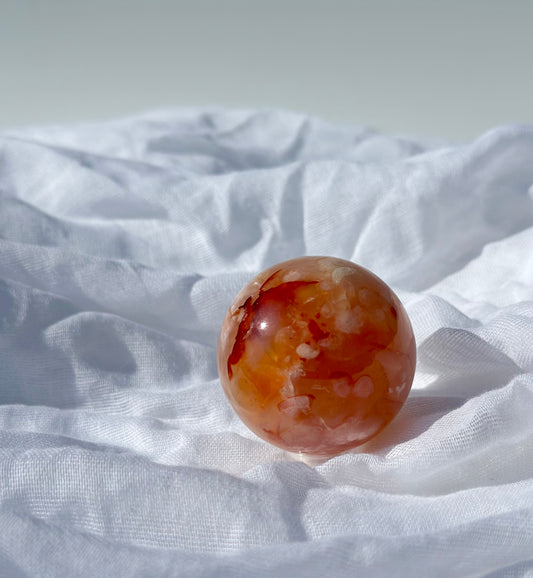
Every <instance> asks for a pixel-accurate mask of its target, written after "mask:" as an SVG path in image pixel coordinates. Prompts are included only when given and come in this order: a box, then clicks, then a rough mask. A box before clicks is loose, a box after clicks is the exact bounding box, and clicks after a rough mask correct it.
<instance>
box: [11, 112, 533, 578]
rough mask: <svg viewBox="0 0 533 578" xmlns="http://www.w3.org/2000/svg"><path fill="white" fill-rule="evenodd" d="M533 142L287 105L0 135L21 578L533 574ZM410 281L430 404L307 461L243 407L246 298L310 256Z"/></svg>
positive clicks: (516, 135) (528, 137)
mask: <svg viewBox="0 0 533 578" xmlns="http://www.w3.org/2000/svg"><path fill="white" fill-rule="evenodd" d="M532 184H533V127H530V126H507V127H500V128H496V129H494V130H492V131H490V132H488V133H487V134H484V135H482V136H480V138H479V139H477V140H476V141H475V142H473V143H471V144H464V145H454V146H451V145H448V146H444V145H443V144H442V143H438V142H432V143H430V142H424V141H422V140H421V139H416V138H399V137H389V136H384V135H381V134H378V133H376V132H374V131H371V130H368V129H363V128H360V127H339V126H332V125H329V124H327V123H325V122H322V121H319V120H317V119H313V118H308V117H305V116H302V115H297V114H290V113H287V112H282V111H276V110H263V111H226V110H218V109H210V110H197V109H190V110H178V111H162V112H157V113H153V114H147V115H144V116H140V117H137V118H133V119H127V120H121V121H118V122H110V123H104V124H96V125H82V126H70V127H48V128H35V129H20V130H12V131H8V132H4V133H3V135H2V136H1V138H0V404H1V405H0V448H1V449H0V575H1V576H9V577H19V576H53V577H56V576H57V577H65V576H76V577H91V578H93V577H95V576H115V577H118V576H150V577H154V576H202V577H206V576H217V577H219V576H231V577H234V576H237V577H239V576H240V577H248V576H264V577H267V576H287V577H293V576H316V577H326V576H327V577H330V576H332V577H333V576H350V577H352V576H358V577H359V576H363V577H364V576H371V577H387V578H389V577H391V576H392V577H393V576H402V577H403V576H432V577H439V576H506V577H510V576H525V575H530V576H531V575H532V573H533V417H532V416H533V188H532ZM304 254H309V255H335V256H339V257H344V258H347V259H351V260H353V261H355V262H357V263H360V264H362V265H364V266H366V267H368V268H370V269H371V270H373V271H374V272H375V273H377V274H378V275H380V276H381V277H382V278H383V279H384V280H385V281H386V282H388V283H389V284H390V285H391V286H392V287H393V288H394V289H395V290H396V291H397V292H398V294H399V296H400V297H401V298H402V299H403V301H404V303H405V304H406V307H407V310H408V312H409V314H410V316H411V319H412V322H413V325H414V329H415V333H416V337H417V343H418V353H419V363H418V369H417V375H416V379H415V383H414V387H413V391H412V393H411V396H410V398H409V400H408V402H407V404H406V406H405V407H404V409H403V410H402V412H401V414H400V415H399V416H398V418H397V419H396V420H395V421H394V422H393V424H392V425H391V426H390V427H389V428H388V429H387V430H386V431H385V432H384V433H383V434H382V435H381V436H379V437H378V438H376V439H375V440H374V441H372V442H370V443H369V444H368V445H367V446H366V447H364V448H362V449H361V450H360V451H358V452H354V453H350V454H346V455H342V456H339V457H336V458H334V459H331V460H329V461H327V462H325V463H322V464H318V465H317V464H306V463H303V462H301V461H298V460H297V459H296V458H295V457H293V456H291V455H288V454H285V453H284V452H282V451H281V450H279V449H276V448H274V447H271V446H269V445H267V444H266V443H264V442H263V441H261V440H259V439H258V438H256V437H254V435H253V434H252V433H250V432H249V431H248V430H247V429H246V428H245V427H244V426H243V425H242V424H241V422H240V421H239V420H238V419H237V418H236V416H235V415H234V413H233V412H232V410H231V409H230V407H229V405H228V403H227V402H226V400H225V398H224V396H223V394H222V391H221V389H220V385H219V381H218V377H217V372H216V365H215V352H216V339H217V334H218V329H219V326H220V323H221V320H222V318H223V316H224V314H225V311H226V309H227V307H228V306H229V304H230V302H231V301H232V300H233V297H234V296H235V295H236V293H237V292H238V290H239V289H240V287H241V286H242V285H243V284H244V283H245V282H246V281H247V280H249V279H250V278H251V277H252V276H253V275H255V274H256V273H258V272H259V271H260V270H262V269H264V268H265V267H267V266H269V265H271V264H273V263H275V262H278V261H281V260H284V259H287V258H290V257H294V256H298V255H304Z"/></svg>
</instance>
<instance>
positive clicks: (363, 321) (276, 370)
mask: <svg viewBox="0 0 533 578" xmlns="http://www.w3.org/2000/svg"><path fill="white" fill-rule="evenodd" d="M415 362H416V347H415V341H414V337H413V332H412V329H411V324H410V322H409V319H408V317H407V313H406V312H405V309H404V308H403V306H402V304H401V303H400V301H399V299H398V297H397V296H396V295H395V294H394V293H393V292H392V290H391V289H390V288H389V287H388V286H387V285H386V284H385V283H384V282H383V281H381V280H380V279H379V278H378V277H376V276H375V275H373V274H372V273H370V272H369V271H367V270H366V269H363V268H362V267H359V266H358V265H355V264H354V263H351V262H349V261H344V260H342V259H335V258H332V257H301V258H298V259H292V260H290V261H286V262H284V263H280V264H278V265H275V266H274V267H271V268H270V269H267V270H266V271H264V272H263V273H261V274H260V275H258V276H257V277H256V278H255V279H254V280H253V281H251V282H250V283H249V284H248V285H247V286H246V287H245V288H244V289H243V290H242V291H241V292H240V293H239V295H237V298H236V299H235V301H234V303H233V305H232V306H231V308H230V309H229V311H228V313H227V315H226V318H225V319H224V322H223V324H222V329H221V331H220V336H219V342H218V370H219V374H220V378H221V382H222V386H223V388H224V391H225V393H226V395H227V397H228V399H229V401H230V403H231V405H232V406H233V408H234V409H235V411H236V412H237V414H238V415H239V416H240V418H241V419H242V420H243V422H244V423H245V424H246V425H247V426H248V427H249V428H250V429H251V430H252V431H253V432H254V433H256V434H257V435H258V436H260V437H262V438H263V439H265V440H267V441H268V442H270V443H272V444H274V445H276V446H279V447H281V448H283V449H285V450H288V451H291V452H302V453H304V454H309V455H315V456H325V457H327V456H333V455H336V454H338V453H341V452H343V451H346V450H349V449H350V448H353V447H355V446H358V445H360V444H363V443H364V442H366V441H367V440H369V439H370V438H371V437H373V436H375V435H376V434H378V433H379V432H380V431H381V430H382V429H383V428H384V427H385V426H386V425H387V424H388V423H389V422H390V421H391V420H392V419H393V417H394V416H395V415H396V414H397V413H398V411H399V410H400V408H401V407H402V405H403V403H404V401H405V399H406V398H407V395H408V393H409V390H410V389H411V383H412V380H413V376H414V371H415Z"/></svg>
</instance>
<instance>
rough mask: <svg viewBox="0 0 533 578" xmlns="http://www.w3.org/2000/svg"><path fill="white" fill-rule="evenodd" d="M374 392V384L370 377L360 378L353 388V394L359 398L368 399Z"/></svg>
mask: <svg viewBox="0 0 533 578" xmlns="http://www.w3.org/2000/svg"><path fill="white" fill-rule="evenodd" d="M373 391H374V383H373V381H372V380H371V379H370V377H368V375H363V377H360V378H359V379H358V380H357V381H356V383H355V385H354V388H353V392H354V393H355V395H356V396H357V397H368V396H369V395H371V394H372V392H373Z"/></svg>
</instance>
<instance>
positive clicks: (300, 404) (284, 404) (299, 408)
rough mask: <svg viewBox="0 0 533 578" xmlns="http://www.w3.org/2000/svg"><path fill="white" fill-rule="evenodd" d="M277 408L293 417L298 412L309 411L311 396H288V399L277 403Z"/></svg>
mask: <svg viewBox="0 0 533 578" xmlns="http://www.w3.org/2000/svg"><path fill="white" fill-rule="evenodd" d="M278 409H279V411H281V412H282V413H284V414H285V415H288V416H290V417H294V416H296V415H298V414H299V413H309V411H310V409H311V398H310V397H309V396H308V395H297V396H295V397H289V399H286V400H284V401H281V402H280V403H278Z"/></svg>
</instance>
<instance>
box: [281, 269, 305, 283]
mask: <svg viewBox="0 0 533 578" xmlns="http://www.w3.org/2000/svg"><path fill="white" fill-rule="evenodd" d="M301 278H302V274H301V273H300V271H288V272H287V273H285V275H283V279H282V281H283V282H284V283H290V282H291V281H299V280H300V279H301Z"/></svg>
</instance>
